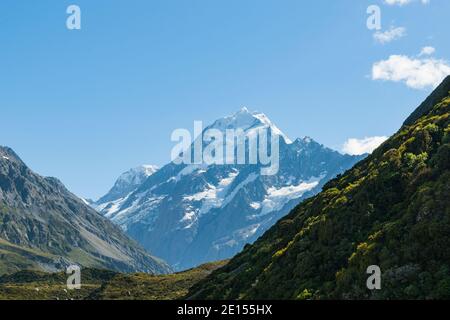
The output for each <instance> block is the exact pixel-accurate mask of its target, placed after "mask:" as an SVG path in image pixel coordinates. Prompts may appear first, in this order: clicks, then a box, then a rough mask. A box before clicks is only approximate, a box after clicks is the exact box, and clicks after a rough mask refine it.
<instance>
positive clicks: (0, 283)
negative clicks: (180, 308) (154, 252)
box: [0, 261, 225, 300]
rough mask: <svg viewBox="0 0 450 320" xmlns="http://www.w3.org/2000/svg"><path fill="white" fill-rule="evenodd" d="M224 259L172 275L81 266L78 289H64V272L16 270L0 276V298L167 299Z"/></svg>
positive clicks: (179, 295)
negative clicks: (133, 272) (82, 267)
mask: <svg viewBox="0 0 450 320" xmlns="http://www.w3.org/2000/svg"><path fill="white" fill-rule="evenodd" d="M224 264H225V262H223V261H222V262H215V263H209V264H205V265H202V266H200V267H198V268H195V269H191V270H188V271H185V272H180V273H175V274H171V275H159V276H155V275H150V274H145V273H136V274H121V273H116V272H113V271H103V270H97V269H83V270H82V275H81V282H82V287H81V290H67V285H66V281H67V275H66V274H64V273H45V272H40V271H19V272H16V273H13V274H10V275H4V276H1V277H0V300H56V299H59V300H67V299H74V300H84V299H95V300H125V299H133V300H170V299H180V298H182V297H183V296H185V295H186V294H187V292H188V290H189V288H190V287H191V286H192V285H193V284H195V283H196V282H198V281H200V280H201V279H204V278H205V277H206V276H208V275H209V274H210V273H211V272H212V271H213V270H215V269H217V268H219V267H222V266H223V265H224Z"/></svg>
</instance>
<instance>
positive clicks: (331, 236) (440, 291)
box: [189, 77, 450, 299]
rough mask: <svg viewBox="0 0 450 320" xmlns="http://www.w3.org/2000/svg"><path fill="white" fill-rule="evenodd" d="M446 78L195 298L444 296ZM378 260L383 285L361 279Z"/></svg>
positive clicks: (449, 261)
mask: <svg viewBox="0 0 450 320" xmlns="http://www.w3.org/2000/svg"><path fill="white" fill-rule="evenodd" d="M449 93H450V77H449V78H447V79H446V80H445V81H444V83H443V84H442V85H441V86H440V87H439V88H438V89H437V90H436V91H435V92H434V93H433V94H432V95H431V96H430V97H429V99H427V100H426V101H425V102H424V103H423V104H422V105H421V106H420V107H419V108H418V109H417V110H418V111H416V112H415V113H414V114H413V116H412V117H410V118H409V119H408V121H407V122H406V123H405V125H404V126H403V127H402V128H401V129H400V131H399V132H397V133H396V134H395V135H394V136H393V137H391V138H390V139H389V140H388V141H386V142H385V143H384V144H383V145H382V146H380V147H379V148H378V149H377V150H376V151H375V152H374V153H373V154H372V155H371V156H369V157H368V158H367V159H365V160H363V161H362V162H360V163H359V164H357V165H356V166H355V167H354V168H352V169H351V170H349V171H348V172H346V173H345V174H344V175H342V176H339V177H337V178H336V179H334V180H332V181H330V182H329V183H328V184H327V185H326V186H325V187H324V189H323V191H322V192H321V193H320V194H319V195H317V196H315V197H313V198H311V199H309V200H307V201H306V202H303V203H302V204H300V205H299V206H298V207H297V208H295V209H294V210H293V211H292V212H291V213H290V214H289V215H288V216H287V217H285V218H284V219H282V220H281V221H280V222H279V223H277V224H276V225H275V226H274V227H273V228H272V229H270V230H269V231H268V232H267V233H266V234H265V235H264V236H263V237H261V238H260V239H259V240H258V241H257V242H256V243H255V244H254V245H251V246H247V247H246V249H245V250H244V251H243V252H242V253H241V254H239V255H237V256H236V257H235V258H233V259H232V260H231V261H230V263H229V264H227V265H226V266H225V267H224V268H221V269H219V270H217V271H216V272H214V273H213V274H212V275H211V276H209V277H208V278H206V279H205V280H203V281H200V282H199V283H198V284H196V285H195V286H194V287H193V288H192V289H191V290H190V293H189V296H190V297H191V298H197V299H201V298H203V299H213V298H214V299H256V298H262V299H265V298H275V299H399V298H402V299H448V298H450V250H449V247H450V197H449V196H450V183H449V181H450V171H449V167H450V122H449V104H450V95H449ZM370 265H378V266H380V268H381V271H382V289H381V290H375V291H370V290H368V289H367V287H366V280H367V278H368V275H367V274H366V269H367V267H368V266H370Z"/></svg>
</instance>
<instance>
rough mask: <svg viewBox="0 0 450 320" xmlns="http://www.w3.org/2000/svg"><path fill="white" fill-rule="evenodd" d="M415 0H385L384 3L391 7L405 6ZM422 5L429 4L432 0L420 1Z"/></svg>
mask: <svg viewBox="0 0 450 320" xmlns="http://www.w3.org/2000/svg"><path fill="white" fill-rule="evenodd" d="M414 1H415V0H384V3H385V4H387V5H390V6H404V5H406V4H410V3H412V2H414ZM420 2H421V3H422V4H429V3H430V0H420Z"/></svg>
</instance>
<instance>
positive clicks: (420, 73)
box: [372, 49, 450, 89]
mask: <svg viewBox="0 0 450 320" xmlns="http://www.w3.org/2000/svg"><path fill="white" fill-rule="evenodd" d="M427 51H428V52H430V51H431V50H429V49H428V50H427ZM447 75H450V65H449V64H448V62H447V61H445V60H439V59H435V58H430V57H427V58H413V57H408V56H405V55H391V56H390V57H389V58H388V59H387V60H382V61H378V62H375V63H374V64H373V66H372V79H373V80H386V81H394V82H404V83H406V85H407V86H408V87H410V88H413V89H424V88H427V87H437V86H438V85H439V84H440V83H441V82H442V80H443V79H444V78H445V77H446V76H447Z"/></svg>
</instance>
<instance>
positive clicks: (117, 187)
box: [83, 165, 159, 213]
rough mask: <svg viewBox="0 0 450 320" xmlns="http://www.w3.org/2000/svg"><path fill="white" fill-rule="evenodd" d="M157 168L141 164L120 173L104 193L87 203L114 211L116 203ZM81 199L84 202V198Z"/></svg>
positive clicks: (103, 210) (106, 211)
mask: <svg viewBox="0 0 450 320" xmlns="http://www.w3.org/2000/svg"><path fill="white" fill-rule="evenodd" d="M158 169H159V168H158V167H157V166H154V165H142V166H139V167H136V168H133V169H130V170H128V171H127V172H124V173H122V174H121V175H120V176H119V178H118V179H117V180H116V183H115V184H114V186H113V187H112V188H111V190H109V192H108V193H107V194H106V195H104V196H103V197H101V198H100V199H99V200H98V201H97V202H96V203H94V204H92V203H89V204H90V205H92V206H93V207H94V208H95V209H97V210H98V211H101V212H102V213H108V212H109V211H115V210H116V208H117V205H118V204H119V203H120V201H121V200H122V199H123V198H124V197H126V196H127V195H128V194H129V193H130V192H132V191H134V190H135V189H136V188H137V187H139V186H140V185H141V184H142V183H143V182H144V181H145V180H146V179H147V178H148V177H150V176H151V175H152V174H154V173H155V172H156V171H158ZM83 200H84V201H85V202H86V200H85V199H83Z"/></svg>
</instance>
